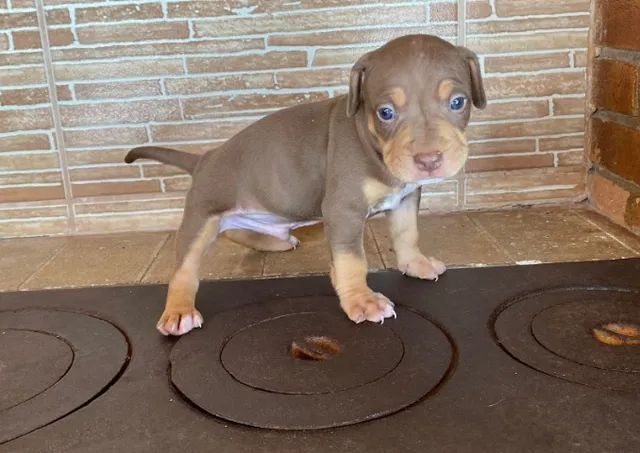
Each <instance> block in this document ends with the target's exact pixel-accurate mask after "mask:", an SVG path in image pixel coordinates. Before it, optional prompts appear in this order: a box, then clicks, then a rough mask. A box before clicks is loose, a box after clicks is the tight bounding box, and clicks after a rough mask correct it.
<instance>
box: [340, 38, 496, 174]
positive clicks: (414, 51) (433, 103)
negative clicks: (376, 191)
mask: <svg viewBox="0 0 640 453" xmlns="http://www.w3.org/2000/svg"><path fill="white" fill-rule="evenodd" d="M472 104H473V105H474V106H475V107H477V108H484V107H485V105H486V98H485V94H484V88H483V86H482V79H481V76H480V66H479V64H478V58H477V57H476V55H475V54H474V53H473V52H471V51H470V50H468V49H466V48H464V47H456V46H454V45H452V44H449V43H448V42H446V41H443V40H442V39H440V38H437V37H435V36H429V35H410V36H404V37H401V38H398V39H395V40H393V41H390V42H389V43H387V44H386V45H384V46H383V47H381V48H379V49H377V50H374V51H372V52H370V53H368V54H365V55H364V56H362V57H361V58H360V59H359V60H358V61H357V62H356V64H355V66H354V67H353V69H352V71H351V78H350V86H349V94H348V97H347V116H350V117H351V116H354V115H357V120H358V121H360V122H361V124H360V130H361V131H364V132H363V133H364V134H365V135H366V140H367V141H368V142H369V143H370V144H371V145H372V146H373V147H374V148H375V149H376V151H378V152H379V153H380V155H381V156H382V159H383V161H384V163H385V165H386V166H387V168H388V169H389V171H390V172H391V173H392V174H393V175H394V176H395V177H396V178H398V179H400V180H402V181H417V180H422V179H429V178H442V177H449V176H453V175H455V174H456V173H458V171H460V169H461V168H462V167H463V166H464V163H465V161H466V159H467V155H468V145H467V140H466V137H465V135H464V130H465V128H466V126H467V123H468V122H469V115H470V113H471V105H472Z"/></svg>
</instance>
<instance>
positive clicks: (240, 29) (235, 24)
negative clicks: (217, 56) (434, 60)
mask: <svg viewBox="0 0 640 453" xmlns="http://www.w3.org/2000/svg"><path fill="white" fill-rule="evenodd" d="M425 21H426V10H425V8H424V6H422V5H416V6H398V7H388V6H376V7H372V8H362V9H348V10H343V11H340V13H339V14H336V11H334V10H327V11H316V12H307V13H292V14H287V15H270V16H265V17H240V18H233V19H231V18H230V19H229V20H225V21H200V20H196V21H195V22H194V28H195V30H196V36H198V37H207V36H235V35H243V34H260V33H272V32H278V31H281V30H287V31H303V30H316V29H321V28H337V27H356V26H361V25H391V24H411V23H413V24H416V23H423V22H425Z"/></svg>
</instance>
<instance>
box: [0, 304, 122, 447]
mask: <svg viewBox="0 0 640 453" xmlns="http://www.w3.org/2000/svg"><path fill="white" fill-rule="evenodd" d="M0 351H1V352H0V364H2V366H3V370H2V375H1V377H0V388H2V389H3V392H5V389H9V393H10V395H6V394H5V395H4V396H2V397H1V398H0V443H4V442H7V441H10V440H13V439H15V438H17V437H20V436H22V435H24V434H27V433H29V432H31V431H34V430H36V429H38V428H41V427H43V426H46V425H48V424H49V423H52V422H54V421H56V420H58V419H60V418H61V417H64V416H65V415H67V414H69V413H71V412H73V411H74V410H75V409H77V408H79V407H80V406H82V405H83V404H85V403H87V402H88V401H90V400H91V399H92V398H94V397H95V396H96V395H98V394H99V393H100V392H102V391H103V390H104V389H105V388H106V387H108V386H109V385H110V383H111V382H112V381H113V379H114V378H115V377H116V376H118V374H119V373H120V372H121V371H122V370H123V367H124V366H125V365H126V363H127V360H128V351H129V345H128V342H127V340H126V338H125V337H124V335H123V334H122V333H121V332H120V331H119V330H118V329H117V328H116V327H115V326H113V325H112V324H110V323H109V322H107V321H104V320H101V319H98V318H95V317H93V316H89V315H84V314H81V313H75V312H67V311H58V310H48V309H37V308H33V309H23V310H16V311H2V312H0ZM5 379H6V382H5Z"/></svg>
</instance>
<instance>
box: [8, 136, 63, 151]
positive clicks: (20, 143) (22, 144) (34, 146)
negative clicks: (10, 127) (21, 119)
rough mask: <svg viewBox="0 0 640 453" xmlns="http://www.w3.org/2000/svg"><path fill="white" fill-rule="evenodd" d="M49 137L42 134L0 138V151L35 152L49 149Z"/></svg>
mask: <svg viewBox="0 0 640 453" xmlns="http://www.w3.org/2000/svg"><path fill="white" fill-rule="evenodd" d="M50 147H51V145H50V144H49V137H48V136H46V135H44V134H24V135H8V136H4V137H0V150H2V151H37V150H47V149H50Z"/></svg>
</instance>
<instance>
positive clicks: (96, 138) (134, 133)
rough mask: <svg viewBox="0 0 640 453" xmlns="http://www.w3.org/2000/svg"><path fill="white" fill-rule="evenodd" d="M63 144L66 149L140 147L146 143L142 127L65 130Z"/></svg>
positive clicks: (144, 130)
mask: <svg viewBox="0 0 640 453" xmlns="http://www.w3.org/2000/svg"><path fill="white" fill-rule="evenodd" d="M64 142H65V145H66V147H67V148H81V147H86V146H117V145H141V144H143V143H146V142H147V130H146V129H145V128H144V127H143V126H134V127H119V128H100V129H83V130H65V131H64Z"/></svg>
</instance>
